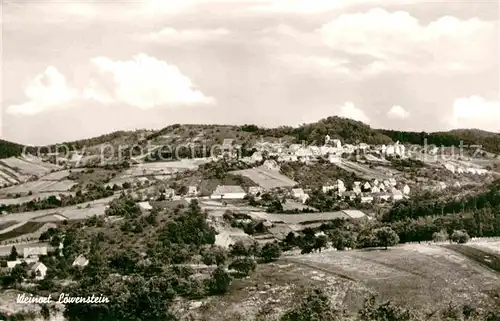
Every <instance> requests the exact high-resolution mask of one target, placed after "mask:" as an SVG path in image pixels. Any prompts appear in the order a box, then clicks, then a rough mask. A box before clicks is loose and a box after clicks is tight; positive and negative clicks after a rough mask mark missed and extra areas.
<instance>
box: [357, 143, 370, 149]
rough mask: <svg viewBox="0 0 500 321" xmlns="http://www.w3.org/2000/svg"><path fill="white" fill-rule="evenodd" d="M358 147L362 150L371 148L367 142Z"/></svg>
mask: <svg viewBox="0 0 500 321" xmlns="http://www.w3.org/2000/svg"><path fill="white" fill-rule="evenodd" d="M358 149H361V150H367V149H370V145H368V144H366V143H360V144H359V145H358Z"/></svg>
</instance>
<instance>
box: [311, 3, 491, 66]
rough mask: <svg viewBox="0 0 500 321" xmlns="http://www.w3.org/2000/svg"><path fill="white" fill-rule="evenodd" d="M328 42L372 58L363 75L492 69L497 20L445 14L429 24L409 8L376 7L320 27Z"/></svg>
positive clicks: (339, 18)
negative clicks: (386, 8)
mask: <svg viewBox="0 0 500 321" xmlns="http://www.w3.org/2000/svg"><path fill="white" fill-rule="evenodd" d="M318 33H319V34H320V35H321V36H322V37H323V41H324V43H325V44H326V45H327V46H328V47H330V48H332V49H334V50H340V51H343V52H345V53H347V54H350V55H367V56H371V57H372V61H371V62H370V63H368V64H366V65H365V66H364V68H363V69H362V72H363V73H364V74H378V73H381V72H387V71H393V72H417V73H421V72H448V71H468V70H477V69H483V70H484V69H486V68H488V66H490V65H488V63H490V64H491V62H494V61H495V59H494V54H495V50H494V44H492V42H494V39H496V32H495V27H494V23H491V22H483V21H481V20H478V19H475V18H474V19H469V20H460V19H457V18H455V17H451V16H444V17H441V18H439V19H437V20H435V21H432V22H430V23H428V24H422V23H421V22H420V21H419V20H418V19H416V18H415V17H413V16H411V15H410V14H409V13H408V12H405V11H395V12H388V11H386V10H384V9H381V8H375V9H372V10H369V11H367V12H364V13H348V14H341V15H339V16H338V17H336V18H335V19H333V20H331V21H330V22H328V23H326V24H324V25H323V26H322V27H321V28H319V29H318Z"/></svg>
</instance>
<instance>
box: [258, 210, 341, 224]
mask: <svg viewBox="0 0 500 321" xmlns="http://www.w3.org/2000/svg"><path fill="white" fill-rule="evenodd" d="M248 215H250V216H251V217H252V218H255V219H261V220H268V221H270V222H283V223H286V224H300V223H305V222H320V221H331V220H334V219H337V218H346V219H347V218H349V216H347V215H346V214H345V213H344V212H327V213H307V214H271V213H265V212H249V213H248Z"/></svg>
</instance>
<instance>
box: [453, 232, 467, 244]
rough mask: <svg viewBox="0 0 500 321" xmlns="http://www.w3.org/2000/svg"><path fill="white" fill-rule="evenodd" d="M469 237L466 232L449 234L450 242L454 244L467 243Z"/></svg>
mask: <svg viewBox="0 0 500 321" xmlns="http://www.w3.org/2000/svg"><path fill="white" fill-rule="evenodd" d="M469 239H470V237H469V234H467V232H466V231H463V230H462V231H456V230H455V231H453V234H451V240H452V241H453V242H456V243H461V244H464V243H467V242H468V241H469Z"/></svg>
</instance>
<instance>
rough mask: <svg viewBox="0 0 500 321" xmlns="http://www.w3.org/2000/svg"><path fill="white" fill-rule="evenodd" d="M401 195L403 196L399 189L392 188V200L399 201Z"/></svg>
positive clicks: (401, 197)
mask: <svg viewBox="0 0 500 321" xmlns="http://www.w3.org/2000/svg"><path fill="white" fill-rule="evenodd" d="M403 197H404V196H403V193H402V192H401V191H400V190H397V189H394V190H393V191H392V199H393V200H394V201H400V200H402V199H403Z"/></svg>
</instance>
